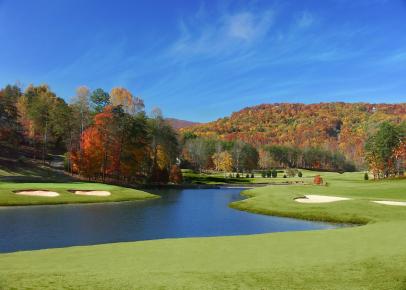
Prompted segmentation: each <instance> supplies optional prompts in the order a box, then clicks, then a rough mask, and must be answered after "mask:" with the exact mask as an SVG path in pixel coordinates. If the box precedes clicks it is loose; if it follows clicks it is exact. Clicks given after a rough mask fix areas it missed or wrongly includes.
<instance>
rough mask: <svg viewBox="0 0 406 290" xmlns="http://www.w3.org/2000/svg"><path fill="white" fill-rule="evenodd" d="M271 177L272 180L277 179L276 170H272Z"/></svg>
mask: <svg viewBox="0 0 406 290" xmlns="http://www.w3.org/2000/svg"><path fill="white" fill-rule="evenodd" d="M271 174H272V177H273V178H276V177H278V171H276V169H272V173H271Z"/></svg>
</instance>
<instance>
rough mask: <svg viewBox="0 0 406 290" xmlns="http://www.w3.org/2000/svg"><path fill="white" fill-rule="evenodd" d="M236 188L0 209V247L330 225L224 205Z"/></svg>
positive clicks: (235, 194) (234, 195) (13, 248)
mask: <svg viewBox="0 0 406 290" xmlns="http://www.w3.org/2000/svg"><path fill="white" fill-rule="evenodd" d="M240 191H241V189H238V188H223V189H185V190H161V191H156V192H154V193H157V194H160V195H161V196H162V198H161V199H156V200H148V201H141V202H140V201H138V202H124V203H105V204H86V205H83V204H82V205H52V206H34V207H18V208H3V209H2V210H0V251H1V252H8V251H17V250H28V249H43V248H52V247H64V246H73V245H89V244H101V243H111V242H123V241H137V240H150V239H160V238H173V237H196V236H201V237H202V236H220V235H243V234H257V233H268V232H282V231H298V230H315V229H328V228H334V227H335V226H334V225H332V224H326V223H319V222H310V221H302V220H296V219H290V218H280V217H271V216H265V215H258V214H252V213H248V212H243V211H238V210H235V209H231V208H229V207H228V204H229V203H230V202H232V201H235V200H239V199H241V198H242V197H241V196H240V194H239V192H240Z"/></svg>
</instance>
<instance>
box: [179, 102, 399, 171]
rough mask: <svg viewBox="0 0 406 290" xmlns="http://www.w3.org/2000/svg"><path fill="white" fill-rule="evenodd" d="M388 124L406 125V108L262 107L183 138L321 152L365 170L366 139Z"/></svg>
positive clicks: (190, 130) (199, 128) (354, 105)
mask: <svg viewBox="0 0 406 290" xmlns="http://www.w3.org/2000/svg"><path fill="white" fill-rule="evenodd" d="M384 121H389V122H391V123H394V124H400V123H402V122H403V121H406V104H405V103H401V104H370V103H341V102H340V103H320V104H299V103H295V104H290V103H281V104H263V105H258V106H254V107H248V108H245V109H243V110H241V111H239V112H235V113H233V114H232V115H231V116H230V117H225V118H221V119H218V120H217V121H214V122H210V123H206V124H200V125H195V126H192V127H188V128H183V129H181V132H182V133H183V134H184V135H186V136H187V135H191V134H192V135H196V136H199V137H204V138H209V139H213V138H215V139H220V140H225V141H231V140H242V141H244V142H247V143H249V144H252V145H254V146H255V147H263V146H265V145H287V146H290V147H293V148H300V149H305V148H314V147H317V148H320V149H323V150H328V151H330V152H341V153H343V154H344V155H345V156H346V157H347V158H348V159H350V160H353V161H354V162H355V163H356V164H357V165H361V164H363V162H364V153H365V152H364V148H365V142H366V140H367V139H368V136H369V135H370V134H372V133H374V132H375V131H376V130H377V127H378V125H379V124H381V123H382V122H384Z"/></svg>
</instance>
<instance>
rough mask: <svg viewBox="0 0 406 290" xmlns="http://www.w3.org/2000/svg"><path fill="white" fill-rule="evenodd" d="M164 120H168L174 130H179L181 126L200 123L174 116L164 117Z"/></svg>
mask: <svg viewBox="0 0 406 290" xmlns="http://www.w3.org/2000/svg"><path fill="white" fill-rule="evenodd" d="M165 121H166V122H168V123H169V124H170V125H171V126H172V128H173V129H175V130H179V129H182V128H186V127H190V126H194V125H197V124H200V123H196V122H191V121H186V120H180V119H175V118H165Z"/></svg>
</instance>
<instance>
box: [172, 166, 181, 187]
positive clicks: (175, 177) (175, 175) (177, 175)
mask: <svg viewBox="0 0 406 290" xmlns="http://www.w3.org/2000/svg"><path fill="white" fill-rule="evenodd" d="M182 180H183V176H182V171H181V170H180V167H179V166H178V165H176V164H175V165H172V168H171V172H170V174H169V181H170V182H172V183H175V184H180V183H182Z"/></svg>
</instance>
